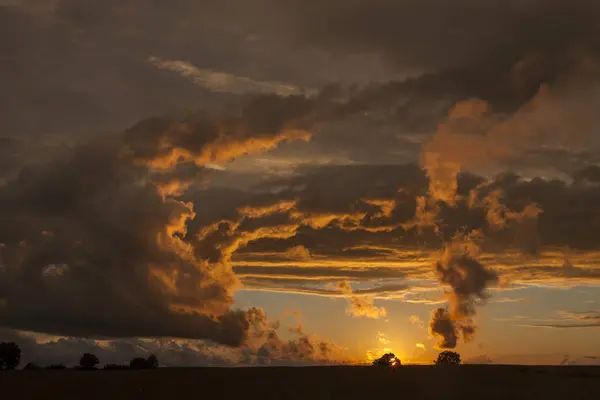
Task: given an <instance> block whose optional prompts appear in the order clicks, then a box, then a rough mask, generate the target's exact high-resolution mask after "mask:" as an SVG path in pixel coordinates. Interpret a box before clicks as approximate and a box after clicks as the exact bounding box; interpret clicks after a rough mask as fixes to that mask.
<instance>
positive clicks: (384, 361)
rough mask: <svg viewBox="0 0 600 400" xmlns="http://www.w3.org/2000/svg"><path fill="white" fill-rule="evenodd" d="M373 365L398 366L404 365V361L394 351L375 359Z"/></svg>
mask: <svg viewBox="0 0 600 400" xmlns="http://www.w3.org/2000/svg"><path fill="white" fill-rule="evenodd" d="M373 365H374V366H378V367H397V366H400V365H402V363H401V362H400V359H399V358H397V357H396V355H395V354H394V353H386V354H384V355H382V356H381V357H379V358H378V359H376V360H375V361H373Z"/></svg>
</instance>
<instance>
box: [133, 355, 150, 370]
mask: <svg viewBox="0 0 600 400" xmlns="http://www.w3.org/2000/svg"><path fill="white" fill-rule="evenodd" d="M129 368H131V369H145V368H146V359H145V358H142V357H136V358H134V359H132V360H131V361H129Z"/></svg>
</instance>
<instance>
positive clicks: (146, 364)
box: [0, 342, 158, 370]
mask: <svg viewBox="0 0 600 400" xmlns="http://www.w3.org/2000/svg"><path fill="white" fill-rule="evenodd" d="M20 363H21V348H20V347H19V345H17V344H16V343H14V342H1V343H0V370H1V369H7V370H14V369H17V367H18V366H19V364H20ZM99 364H100V359H98V357H97V356H96V355H95V354H92V353H84V354H83V355H82V356H81V358H80V359H79V365H77V366H76V367H74V369H79V370H97V369H98V365H99ZM155 368H158V358H156V356H155V355H154V354H151V355H150V356H148V357H147V358H143V357H136V358H133V359H132V360H131V361H129V364H106V365H105V366H104V367H103V369H105V370H120V369H155ZM23 369H24V370H38V369H50V370H62V369H67V367H65V366H64V365H63V364H50V365H46V366H40V365H37V364H35V363H33V362H30V363H27V365H25V367H23Z"/></svg>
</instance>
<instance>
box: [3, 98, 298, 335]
mask: <svg viewBox="0 0 600 400" xmlns="http://www.w3.org/2000/svg"><path fill="white" fill-rule="evenodd" d="M281 100H283V99H281ZM256 101H258V102H259V103H260V102H261V100H260V99H254V100H252V102H251V103H250V105H249V107H253V105H252V104H257V103H253V102H256ZM278 101H279V100H278V98H274V99H271V100H267V102H266V103H264V104H263V105H261V106H259V108H263V107H266V108H263V110H264V111H265V112H268V111H267V110H268V109H270V108H272V107H275V108H277V107H278ZM280 110H281V109H280ZM281 117H282V118H283V119H281V120H280V122H281V123H285V122H284V120H285V118H286V117H285V116H283V115H281ZM252 118H254V119H252ZM252 118H251V119H241V120H237V121H236V122H235V124H234V125H230V127H232V126H234V127H235V129H233V130H227V129H225V130H222V129H221V127H223V126H225V125H227V122H224V121H222V120H218V119H217V120H215V119H211V118H210V117H206V114H203V115H201V116H199V115H190V116H188V117H186V118H184V119H182V120H177V119H174V118H167V117H165V118H157V119H149V120H145V121H142V122H140V123H138V124H136V125H135V126H134V127H132V128H130V129H128V130H127V131H126V132H125V133H123V134H122V135H117V136H113V137H106V138H103V139H102V140H100V141H91V142H90V143H88V144H84V145H79V146H75V147H74V148H72V149H70V151H68V152H66V154H64V155H63V154H57V155H56V158H55V159H52V160H50V161H48V162H46V163H41V164H32V165H30V166H28V167H26V168H24V169H23V170H22V171H21V172H20V173H19V174H17V175H15V176H14V177H13V178H12V179H10V180H8V181H7V182H6V183H5V184H4V185H3V186H1V187H0V209H1V210H2V211H1V212H0V222H1V225H2V226H3V227H5V228H6V229H1V230H0V242H1V243H3V247H2V259H3V263H4V264H3V268H2V270H0V274H1V275H2V279H0V280H1V283H0V298H3V299H4V301H5V303H6V307H4V308H3V310H2V320H1V323H2V325H3V326H6V327H10V328H14V329H24V330H31V331H38V332H39V331H41V332H49V333H54V334H61V335H72V336H88V337H100V338H103V337H109V338H110V337H127V336H141V337H164V336H172V337H179V338H192V339H207V340H211V341H214V342H218V343H222V344H226V345H231V346H239V345H241V344H242V343H244V341H245V340H246V335H247V330H248V322H247V321H246V314H245V313H244V312H243V311H239V310H232V309H231V305H232V303H233V297H232V294H233V291H234V290H235V289H236V287H237V285H238V280H237V278H236V277H235V275H234V273H233V271H232V270H231V265H230V263H229V261H230V258H231V254H232V253H233V252H234V251H235V250H236V249H238V248H240V247H243V246H245V245H246V244H248V243H249V242H251V241H253V240H258V239H260V238H264V237H282V238H285V237H289V236H290V235H293V234H294V233H295V229H296V228H295V226H294V225H290V226H288V225H286V226H273V227H260V228H258V229H253V230H245V231H244V230H241V231H237V230H236V227H237V226H239V223H238V225H231V224H230V232H225V235H224V237H223V236H222V235H216V236H215V232H212V231H211V229H212V228H211V227H210V226H209V227H207V228H206V229H208V234H207V235H208V236H210V238H209V239H211V240H212V243H215V241H216V242H217V243H220V247H218V248H215V249H213V253H214V252H216V253H218V254H209V253H207V252H205V251H204V249H206V248H207V247H203V246H202V245H201V244H202V240H198V239H200V236H198V235H197V234H198V232H194V231H191V230H188V228H189V227H188V222H189V221H190V220H193V219H194V218H195V212H194V203H192V202H189V201H183V200H179V199H176V198H173V197H172V196H173V195H178V194H179V193H180V192H181V191H185V189H186V187H187V185H183V187H180V188H179V190H176V191H173V190H170V189H168V190H167V189H165V185H168V184H170V183H172V182H173V181H175V182H177V185H180V183H181V182H182V175H178V174H179V173H184V172H185V171H182V170H180V169H177V167H178V166H179V165H180V163H188V162H191V161H193V162H194V163H195V164H196V166H198V167H203V166H205V165H206V164H207V163H209V162H216V161H219V162H225V161H229V160H231V159H233V158H235V157H237V156H241V155H244V154H246V153H248V152H254V151H261V150H265V149H268V148H271V147H273V146H275V145H276V144H277V143H278V142H279V141H280V140H284V139H295V138H298V137H299V136H296V135H295V134H292V135H291V136H290V135H289V134H288V133H280V125H279V124H275V125H270V127H271V129H266V128H265V129H262V128H263V125H262V123H261V122H260V121H259V120H257V119H256V118H259V119H260V117H259V116H258V115H257V114H256V113H253V114H252ZM211 124H212V125H211ZM219 124H220V125H219ZM300 137H305V136H300ZM59 156H60V157H59ZM197 173H199V174H200V175H202V174H205V173H206V171H197ZM185 176H186V175H185V174H184V175H183V177H184V179H187V178H185ZM265 214H268V213H265ZM258 216H259V215H249V216H247V218H252V217H258ZM244 218H246V217H245V216H243V217H242V220H243V219H244ZM236 222H237V221H236ZM239 222H240V223H241V221H239ZM9 226H12V227H13V228H11V229H9V228H8V227H9ZM220 226H221V225H219V226H217V229H218V228H219V227H220ZM188 235H195V239H193V240H192V238H191V237H188ZM73 298H77V299H78V301H77V302H73V301H72V300H73ZM40 315H44V317H40Z"/></svg>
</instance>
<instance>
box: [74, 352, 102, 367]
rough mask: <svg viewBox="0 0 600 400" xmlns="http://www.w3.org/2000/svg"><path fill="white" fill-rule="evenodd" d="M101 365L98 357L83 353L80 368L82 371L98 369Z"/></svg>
mask: <svg viewBox="0 0 600 400" xmlns="http://www.w3.org/2000/svg"><path fill="white" fill-rule="evenodd" d="M99 363H100V360H98V357H96V356H95V355H94V354H92V353H83V355H82V356H81V359H80V360H79V366H80V367H81V369H96V365H98V364H99Z"/></svg>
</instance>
